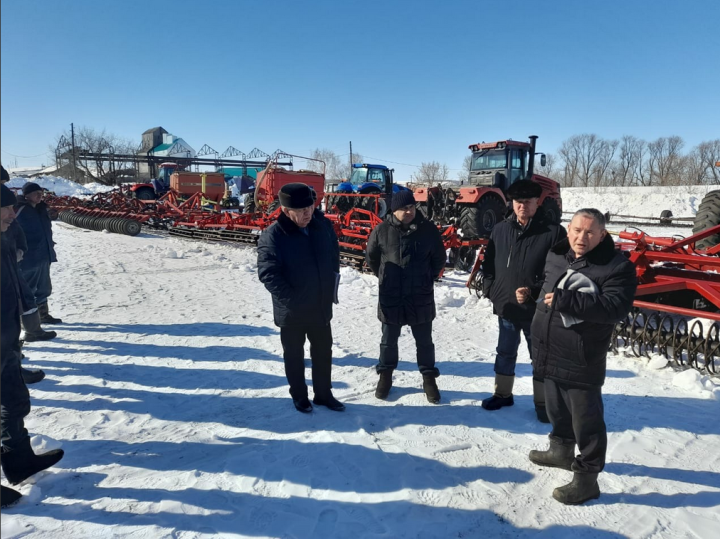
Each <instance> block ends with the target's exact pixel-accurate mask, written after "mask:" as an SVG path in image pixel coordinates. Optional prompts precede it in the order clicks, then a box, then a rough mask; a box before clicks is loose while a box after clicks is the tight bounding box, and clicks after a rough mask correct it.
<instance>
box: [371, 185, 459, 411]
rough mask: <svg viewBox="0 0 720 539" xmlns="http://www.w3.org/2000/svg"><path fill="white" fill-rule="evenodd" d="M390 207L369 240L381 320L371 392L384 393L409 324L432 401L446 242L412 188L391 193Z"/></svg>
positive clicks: (435, 396) (380, 395) (434, 399)
mask: <svg viewBox="0 0 720 539" xmlns="http://www.w3.org/2000/svg"><path fill="white" fill-rule="evenodd" d="M390 209H391V213H390V214H388V216H387V217H386V218H385V221H384V222H382V223H381V224H380V225H378V226H377V227H375V229H374V230H373V231H372V233H371V234H370V238H369V239H368V244H367V252H366V261H367V264H368V266H370V269H372V272H373V273H374V274H375V276H376V277H378V279H379V298H378V318H379V319H380V322H382V339H381V340H380V358H379V362H378V364H377V367H376V371H377V373H378V374H379V375H380V379H379V380H378V385H377V389H376V391H375V396H376V397H377V398H378V399H382V400H384V399H386V398H387V396H388V394H389V393H390V388H391V387H392V371H393V370H395V368H396V367H397V365H398V356H399V354H398V338H399V337H400V331H401V329H402V327H403V326H405V325H407V326H410V329H411V330H412V334H413V337H414V338H415V345H416V348H417V364H418V368H419V369H420V373H421V374H422V377H423V390H424V391H425V395H426V397H427V399H428V401H430V402H431V403H433V404H437V403H439V402H440V392H439V390H438V387H437V382H436V381H435V378H437V377H438V376H439V375H440V372H439V371H438V369H437V368H436V367H435V344H434V343H433V340H432V321H433V320H434V319H435V291H434V283H435V280H436V279H437V278H438V277H439V275H440V273H441V272H442V269H443V267H444V266H445V259H446V255H445V248H444V246H443V242H442V239H441V237H440V232H439V231H438V229H437V227H436V226H435V225H434V224H433V223H432V222H431V221H428V220H427V219H425V217H423V215H422V214H421V213H419V212H417V211H416V209H415V198H414V197H413V194H412V192H411V191H399V192H397V193H395V194H393V197H392V202H391V206H390Z"/></svg>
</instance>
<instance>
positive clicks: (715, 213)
mask: <svg viewBox="0 0 720 539" xmlns="http://www.w3.org/2000/svg"><path fill="white" fill-rule="evenodd" d="M716 225H720V191H710V192H709V193H708V194H707V195H705V197H704V198H703V199H702V202H701V203H700V206H698V212H697V214H696V215H695V222H694V224H693V229H692V231H693V234H697V233H698V232H702V231H703V230H707V229H708V228H712V227H714V226H716ZM718 243H720V234H714V235H712V236H709V237H707V238H705V239H702V240H700V241H698V242H695V248H696V249H709V248H710V247H714V246H715V245H717V244H718Z"/></svg>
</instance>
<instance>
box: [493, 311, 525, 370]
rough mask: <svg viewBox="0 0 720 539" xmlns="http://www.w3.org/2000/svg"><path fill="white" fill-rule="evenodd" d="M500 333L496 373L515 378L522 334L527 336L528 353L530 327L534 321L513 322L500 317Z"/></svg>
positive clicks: (496, 350)
mask: <svg viewBox="0 0 720 539" xmlns="http://www.w3.org/2000/svg"><path fill="white" fill-rule="evenodd" d="M498 323H499V325H500V333H499V334H498V344H497V348H496V349H495V352H496V353H497V354H496V356H495V373H496V374H503V375H505V376H515V364H516V363H517V356H518V348H519V347H520V333H521V332H522V334H523V335H524V336H525V344H527V347H528V352H531V349H530V342H531V341H530V326H531V325H532V320H523V321H520V322H511V321H510V320H507V319H505V318H500V317H499V316H498Z"/></svg>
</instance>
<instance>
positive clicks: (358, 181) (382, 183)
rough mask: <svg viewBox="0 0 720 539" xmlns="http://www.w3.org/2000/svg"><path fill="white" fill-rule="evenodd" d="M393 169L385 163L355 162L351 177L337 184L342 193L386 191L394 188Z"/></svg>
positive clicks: (337, 189)
mask: <svg viewBox="0 0 720 539" xmlns="http://www.w3.org/2000/svg"><path fill="white" fill-rule="evenodd" d="M392 173H393V170H392V169H391V168H388V167H386V166H385V165H369V164H367V163H355V164H354V165H353V171H352V175H351V176H350V179H349V180H347V181H344V182H342V183H341V184H340V185H338V186H337V188H336V191H337V192H341V193H358V194H368V193H372V192H380V193H386V192H389V191H390V190H391V189H392V187H391V186H392V184H393V174H392Z"/></svg>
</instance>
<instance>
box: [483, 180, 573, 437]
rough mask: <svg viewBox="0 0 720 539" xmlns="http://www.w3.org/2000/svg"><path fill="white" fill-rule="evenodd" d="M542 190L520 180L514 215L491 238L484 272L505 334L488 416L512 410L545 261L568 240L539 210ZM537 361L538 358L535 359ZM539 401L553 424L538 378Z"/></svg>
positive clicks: (541, 413) (541, 414)
mask: <svg viewBox="0 0 720 539" xmlns="http://www.w3.org/2000/svg"><path fill="white" fill-rule="evenodd" d="M541 195H542V188H541V187H540V185H539V184H537V183H535V182H534V181H531V180H520V181H517V182H515V183H514V184H512V185H511V186H510V189H508V192H507V196H508V198H509V199H510V200H512V206H513V213H512V215H510V217H508V218H507V219H506V220H505V221H503V222H502V223H498V224H497V225H496V226H495V227H494V228H493V230H492V233H491V234H490V240H489V241H488V245H487V249H486V250H485V254H484V258H483V263H482V272H483V276H484V278H483V292H484V293H485V296H486V297H488V298H489V299H490V301H492V304H493V311H494V312H495V314H496V315H497V317H498V325H499V328H500V332H499V334H498V344H497V349H496V356H495V391H494V393H493V395H492V396H491V397H489V398H487V399H484V400H483V401H482V407H483V408H484V409H486V410H499V409H500V408H502V407H503V406H512V405H513V404H514V399H513V393H512V390H513V385H514V383H515V364H516V362H517V354H518V347H519V346H520V333H522V334H523V335H524V336H525V342H526V344H527V346H528V351H530V324H531V323H532V319H533V315H534V314H535V301H536V300H537V298H538V294H539V293H540V287H541V286H542V282H543V269H544V267H545V257H546V256H547V254H548V252H549V251H550V248H551V247H552V246H553V245H555V244H556V243H557V242H558V241H559V240H561V239H563V238H564V237H565V236H566V234H565V229H564V228H562V227H561V226H559V225H556V224H553V223H552V222H551V221H550V219H549V218H548V217H547V216H546V215H545V212H544V211H543V209H542V208H541V207H540V206H539V205H538V203H539V201H540V196H541ZM530 358H531V359H532V353H531V354H530ZM533 401H534V403H535V412H536V414H537V417H538V419H539V420H540V421H542V422H543V423H548V422H549V421H548V418H547V414H546V413H545V392H544V390H543V385H542V379H541V378H538V377H535V376H534V377H533Z"/></svg>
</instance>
